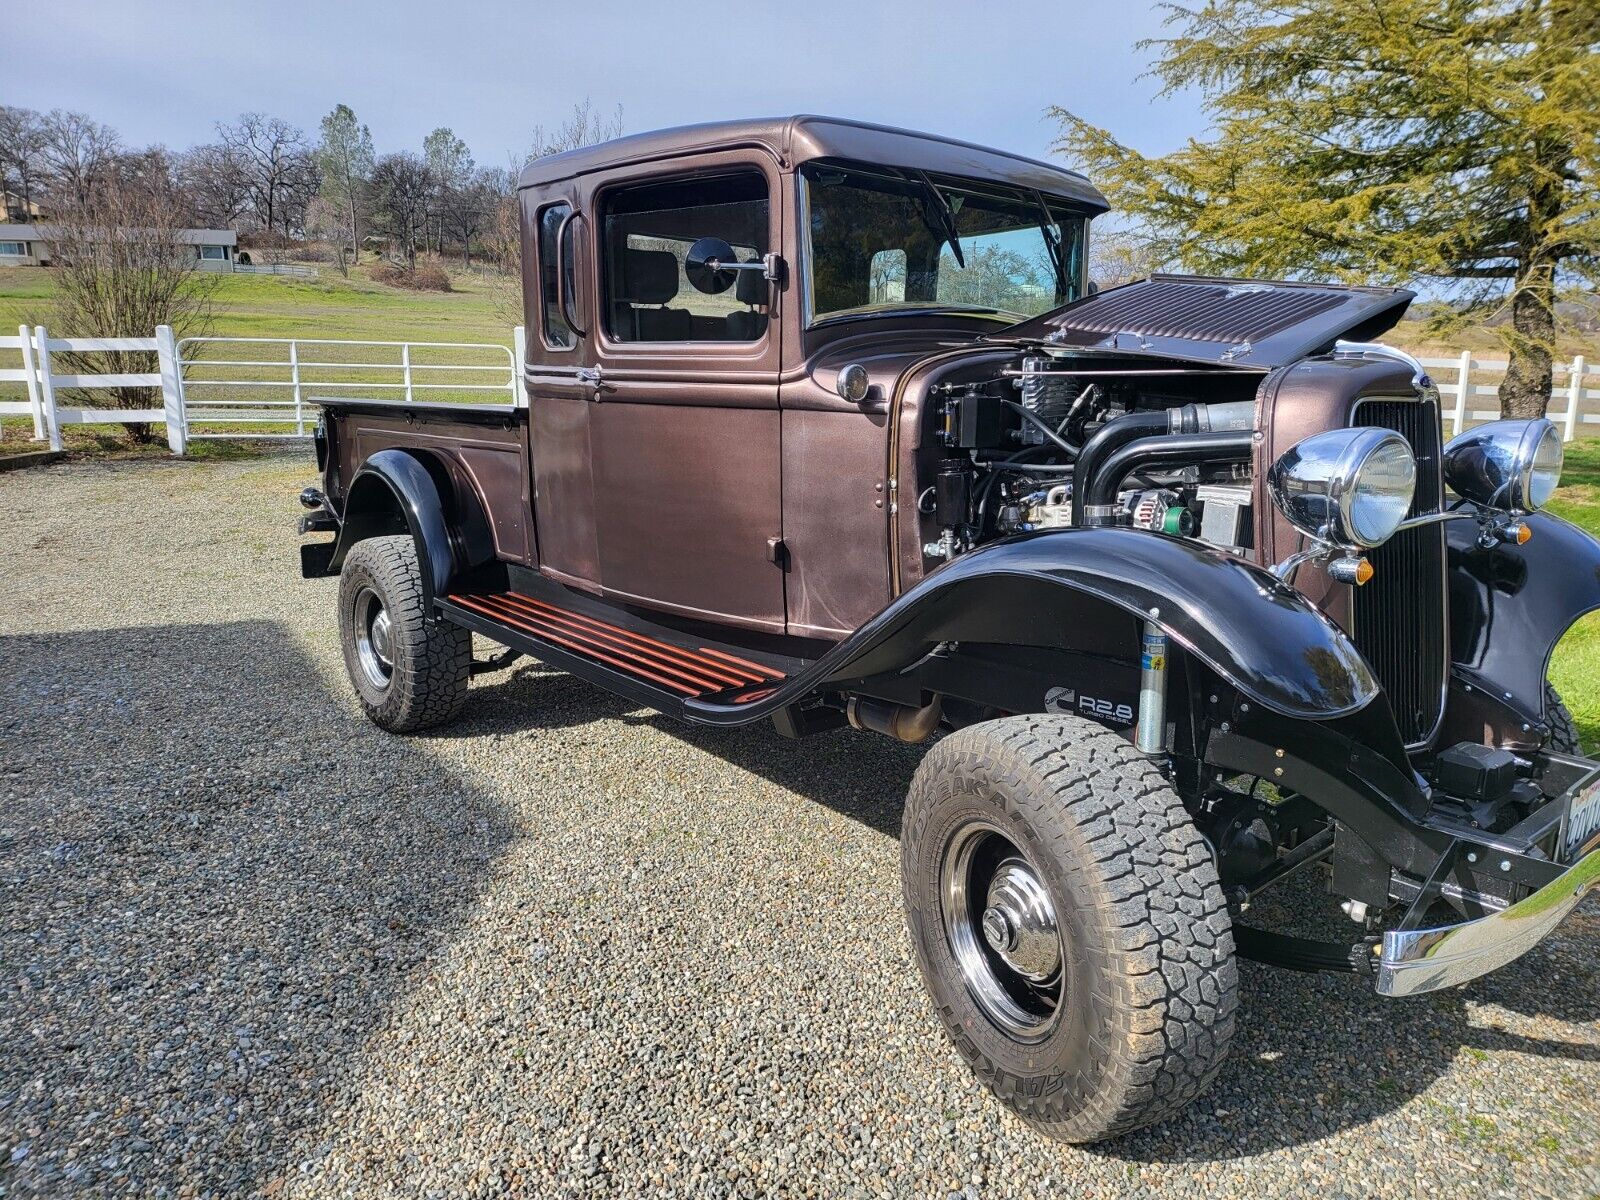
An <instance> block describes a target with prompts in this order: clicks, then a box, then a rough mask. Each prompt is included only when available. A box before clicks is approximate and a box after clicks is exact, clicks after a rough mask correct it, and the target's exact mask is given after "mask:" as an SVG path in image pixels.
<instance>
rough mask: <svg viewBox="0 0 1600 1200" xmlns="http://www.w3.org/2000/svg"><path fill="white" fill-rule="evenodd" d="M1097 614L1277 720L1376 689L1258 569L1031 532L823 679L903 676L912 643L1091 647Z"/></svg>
mask: <svg viewBox="0 0 1600 1200" xmlns="http://www.w3.org/2000/svg"><path fill="white" fill-rule="evenodd" d="M1108 606H1109V607H1110V609H1114V610H1120V611H1121V612H1122V613H1125V614H1127V615H1128V616H1130V617H1133V618H1136V619H1138V620H1146V619H1148V620H1152V621H1154V622H1155V623H1156V624H1157V625H1159V626H1160V627H1161V628H1162V629H1164V630H1165V631H1166V633H1167V635H1168V637H1170V638H1171V639H1172V640H1173V641H1174V642H1176V643H1177V644H1178V645H1180V646H1182V647H1183V648H1184V649H1185V650H1187V651H1188V652H1189V653H1190V654H1192V655H1193V656H1194V657H1196V658H1197V659H1199V660H1200V661H1201V662H1203V663H1204V664H1205V665H1206V666H1208V667H1209V668H1210V669H1211V670H1213V671H1214V672H1216V673H1217V674H1218V675H1220V676H1221V677H1222V678H1223V679H1225V680H1226V681H1227V682H1228V683H1230V684H1232V685H1233V687H1235V688H1236V689H1238V691H1239V692H1240V693H1241V695H1243V696H1244V698H1246V699H1247V700H1250V701H1252V702H1254V703H1256V704H1259V705H1260V706H1261V707H1263V708H1265V709H1267V710H1269V711H1271V712H1275V713H1278V714H1280V715H1282V716H1286V717H1294V718H1299V719H1313V720H1328V719H1332V718H1336V717H1341V716H1345V715H1348V714H1350V713H1354V712H1357V711H1358V710H1360V709H1363V708H1365V707H1366V706H1367V704H1369V703H1370V702H1371V701H1372V700H1373V699H1374V698H1375V697H1376V696H1377V695H1378V694H1379V691H1380V688H1379V685H1378V682H1377V680H1376V679H1375V678H1374V676H1373V674H1372V670H1371V668H1370V667H1368V666H1367V663H1366V660H1365V659H1363V658H1362V657H1361V654H1360V652H1359V651H1358V650H1357V649H1356V648H1355V646H1354V644H1353V643H1352V642H1351V641H1350V639H1349V638H1348V637H1347V636H1346V635H1345V633H1344V632H1343V631H1342V630H1341V629H1339V628H1338V626H1336V625H1334V624H1333V622H1332V621H1330V620H1329V619H1328V618H1327V617H1325V616H1324V615H1323V614H1322V613H1321V612H1319V611H1318V610H1317V609H1316V608H1314V607H1313V606H1312V605H1311V603H1310V602H1309V601H1308V600H1306V599H1305V597H1303V596H1301V595H1300V594H1299V593H1298V592H1296V591H1294V590H1293V589H1292V588H1289V587H1287V586H1285V585H1283V584H1282V583H1280V582H1279V581H1278V580H1277V579H1275V578H1274V577H1273V576H1272V575H1270V574H1269V573H1267V572H1266V571H1264V570H1262V569H1260V568H1259V567H1255V566H1252V565H1250V564H1249V563H1246V562H1243V561H1241V560H1240V559H1237V558H1234V557H1232V556H1230V555H1227V554H1223V553H1222V552H1220V551H1217V550H1212V549H1210V548H1208V547H1205V546H1202V545H1200V544H1198V543H1196V542H1191V541H1181V540H1179V539H1177V538H1171V537H1165V536H1163V535H1161V534H1156V533H1147V532H1143V531H1140V530H1133V529H1119V528H1105V529H1095V528H1074V529H1060V530H1047V531H1041V532H1038V533H1033V534H1026V535H1023V536H1021V537H1017V538H1012V539H1008V540H1006V541H1002V542H995V543H991V544H990V545H988V546H985V547H983V548H981V549H978V550H974V551H972V552H971V553H969V554H964V555H962V556H961V557H959V558H957V559H955V560H954V561H952V562H950V563H948V564H946V565H945V566H943V567H941V568H939V569H938V570H937V571H934V572H933V573H932V574H930V575H929V576H928V577H927V578H926V579H924V580H923V581H922V583H921V584H919V585H918V586H917V587H915V588H913V589H912V590H911V591H909V592H907V593H905V594H904V595H902V596H901V597H899V599H897V600H896V601H895V602H894V603H892V604H891V605H890V606H889V607H888V608H886V609H885V610H884V611H883V612H881V613H880V614H878V616H876V617H874V618H873V619H872V620H871V621H869V622H868V623H867V625H865V626H863V627H862V629H861V630H859V631H858V632H857V633H856V634H855V635H854V636H853V637H851V638H850V639H848V640H847V641H846V642H845V643H843V644H842V645H841V646H839V647H837V648H836V649H835V651H834V652H832V653H830V654H829V655H828V656H827V657H828V658H829V659H831V658H833V657H834V656H835V655H836V654H837V655H840V656H841V658H842V660H843V661H841V663H840V664H839V666H838V669H837V670H835V671H833V672H831V674H832V676H833V678H834V679H842V678H845V677H847V676H849V675H851V674H853V675H856V676H858V677H859V676H862V675H866V674H869V673H872V672H874V671H888V670H894V669H896V668H897V667H902V666H904V664H905V662H906V661H907V660H906V658H905V655H906V654H907V652H908V651H909V650H910V649H912V648H913V647H915V646H917V645H928V644H931V643H938V642H961V641H973V642H1005V643H1011V644H1022V645H1036V646H1059V645H1063V644H1064V639H1066V638H1069V637H1075V638H1076V639H1078V640H1079V641H1080V642H1082V641H1084V640H1088V641H1090V642H1091V643H1092V641H1093V639H1094V636H1095V633H1096V630H1095V624H1096V623H1097V622H1098V623H1100V624H1104V622H1105V617H1106V613H1107V607H1108ZM1123 628H1126V627H1123ZM852 651H853V652H852ZM824 661H826V659H825V660H824Z"/></svg>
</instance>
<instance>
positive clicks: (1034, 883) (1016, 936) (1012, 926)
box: [983, 858, 1061, 983]
mask: <svg viewBox="0 0 1600 1200" xmlns="http://www.w3.org/2000/svg"><path fill="white" fill-rule="evenodd" d="M983 936H984V939H985V940H986V941H987V942H988V943H989V948H990V949H991V950H993V951H994V952H995V953H996V954H998V955H999V956H1000V958H1001V959H1002V961H1004V962H1005V964H1006V965H1007V966H1008V967H1010V968H1011V969H1012V970H1013V971H1015V972H1016V973H1017V974H1019V975H1021V976H1022V977H1023V978H1024V979H1027V980H1029V981H1030V982H1033V983H1044V982H1046V981H1048V980H1050V979H1053V978H1055V974H1056V972H1057V971H1059V970H1060V969H1061V939H1060V937H1059V936H1057V933H1056V910H1055V908H1054V907H1053V906H1052V905H1051V903H1050V893H1048V892H1047V891H1045V890H1044V885H1043V884H1042V883H1040V882H1039V877H1038V876H1037V875H1035V874H1034V873H1033V868H1032V867H1030V866H1028V864H1027V863H1026V862H1024V861H1023V860H1022V859H1020V858H1008V859H1006V861H1005V862H1003V863H1001V864H1000V866H999V868H998V869H997V870H996V871H995V873H994V879H993V880H992V881H991V882H990V884H989V906H988V907H987V908H985V909H984V910H983Z"/></svg>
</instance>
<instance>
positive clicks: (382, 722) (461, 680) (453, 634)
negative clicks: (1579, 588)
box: [339, 536, 472, 733]
mask: <svg viewBox="0 0 1600 1200" xmlns="http://www.w3.org/2000/svg"><path fill="white" fill-rule="evenodd" d="M339 636H340V641H341V642H343V644H344V665H345V669H346V670H347V671H348V672H349V674H350V682H351V683H353V684H354V685H355V689H356V694H357V695H358V696H359V697H360V698H361V707H362V708H363V709H364V710H365V711H366V714H367V716H368V717H369V718H371V720H372V722H373V724H375V725H377V726H378V727H379V728H382V729H387V730H388V731H389V732H390V733H412V732H415V731H416V730H419V729H427V728H430V727H432V726H435V725H442V724H444V723H445V722H446V721H448V720H450V719H451V718H452V717H454V716H455V715H456V713H457V712H459V711H460V710H461V705H462V702H463V701H465V700H466V698H467V684H468V683H469V682H470V679H471V676H472V634H471V633H469V632H468V631H467V630H465V629H462V628H461V627H460V626H459V625H451V624H449V623H448V622H445V621H437V620H434V619H433V618H432V617H431V616H430V615H429V613H428V612H427V610H426V608H425V607H424V604H423V592H422V572H421V570H420V569H419V567H418V564H417V547H416V543H415V542H414V541H412V539H411V538H410V537H406V536H397V537H379V538H369V539H367V540H366V541H363V542H357V543H356V545H355V548H354V549H352V550H351V551H350V555H349V557H347V558H346V559H345V561H344V569H343V570H342V571H341V572H340V574H339Z"/></svg>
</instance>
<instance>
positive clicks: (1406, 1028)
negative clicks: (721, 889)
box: [452, 664, 1600, 1163]
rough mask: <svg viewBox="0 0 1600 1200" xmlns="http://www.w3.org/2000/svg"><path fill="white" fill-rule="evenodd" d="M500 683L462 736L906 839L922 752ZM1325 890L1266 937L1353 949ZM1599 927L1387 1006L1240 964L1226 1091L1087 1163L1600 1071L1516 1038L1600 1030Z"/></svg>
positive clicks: (1292, 1142) (533, 683) (844, 734)
mask: <svg viewBox="0 0 1600 1200" xmlns="http://www.w3.org/2000/svg"><path fill="white" fill-rule="evenodd" d="M491 678H492V679H499V680H502V682H499V683H489V682H488V681H485V680H480V681H479V682H478V683H476V684H475V685H474V687H473V693H474V700H473V703H472V705H471V706H470V707H469V708H468V710H467V712H466V713H465V714H464V715H465V717H466V719H467V720H466V726H465V727H460V728H456V729H453V730H452V733H454V734H457V735H461V734H465V735H467V736H471V734H472V733H473V732H474V731H475V730H476V731H481V732H491V733H500V734H505V733H511V732H514V731H517V730H524V729H530V728H558V727H564V726H568V725H580V724H585V723H588V722H590V721H601V720H618V721H623V722H626V723H630V724H638V725H646V726H649V727H651V728H653V729H655V730H658V731H659V732H661V733H664V734H667V735H669V736H671V737H674V738H676V739H678V740H680V741H682V742H685V743H688V744H689V745H692V746H694V747H696V748H697V749H700V750H703V751H704V752H705V753H707V754H710V755H714V756H715V757H717V758H719V759H722V760H723V761H725V762H727V763H729V764H730V765H731V766H733V767H736V768H739V769H742V770H745V771H749V772H751V773H752V774H755V775H758V776H760V777H761V778H763V779H766V780H768V781H770V782H772V783H774V784H776V785H778V786H779V787H783V788H786V789H788V790H790V791H792V792H794V793H796V794H797V795H800V796H802V797H804V798H806V799H808V800H811V801H814V802H816V803H818V804H823V805H825V806H827V807H828V808H830V809H833V810H834V811H835V812H838V813H840V814H842V815H844V816H848V817H850V818H852V819H854V820H857V821H860V822H862V823H864V824H866V825H867V826H869V827H870V828H872V829H874V830H877V831H878V832H880V833H882V834H884V835H885V836H887V837H892V838H898V837H899V834H900V815H901V805H902V803H903V801H904V798H905V792H906V788H907V786H908V784H909V783H910V779H911V775H912V772H913V771H915V769H916V765H917V763H918V762H919V761H920V760H921V758H922V754H923V749H922V748H920V747H915V746H899V745H895V744H893V743H891V742H889V741H887V740H886V739H882V738H878V737H873V736H868V735H865V734H858V733H855V732H854V731H851V730H842V731H839V732H835V733H827V734H821V735H818V736H816V737H813V738H809V739H807V740H805V741H803V742H799V743H796V742H792V741H788V740H787V739H784V738H782V737H779V736H778V735H777V734H776V733H775V732H774V731H773V730H772V728H771V726H770V725H769V724H767V723H765V722H762V723H760V724H758V725H755V726H752V727H748V728H743V729H726V730H724V729H708V728H704V727H699V726H692V725H686V724H684V723H682V722H679V721H674V720H671V719H670V718H667V717H663V716H660V715H657V714H654V713H649V712H643V711H639V710H637V709H636V707H635V706H634V705H632V704H630V703H629V702H627V701H625V700H619V699H617V698H616V697H613V696H610V695H607V694H605V693H603V692H600V691H599V690H598V689H595V688H593V687H591V686H590V685H588V684H585V683H583V682H581V681H579V680H576V679H574V678H572V677H571V676H568V675H565V674H564V673H562V672H560V671H557V670H554V669H550V668H546V667H543V666H540V665H538V664H533V665H532V666H523V667H521V668H520V669H519V670H518V671H517V672H515V673H513V674H512V675H510V676H507V677H500V676H494V677H491ZM480 689H481V694H480ZM1323 886H1324V885H1323V883H1322V880H1321V878H1320V876H1317V875H1315V874H1314V873H1313V874H1307V875H1305V876H1302V877H1299V878H1296V879H1294V880H1291V881H1290V882H1289V884H1287V885H1286V886H1285V888H1284V889H1283V891H1282V892H1281V893H1280V894H1279V895H1277V896H1276V897H1268V898H1266V899H1265V900H1264V901H1262V902H1260V903H1261V904H1262V905H1263V908H1262V909H1261V910H1260V911H1258V912H1257V913H1253V914H1252V920H1253V923H1256V924H1264V925H1266V926H1268V927H1278V928H1284V929H1286V930H1287V931H1290V932H1294V933H1298V934H1300V935H1302V936H1307V937H1325V938H1329V939H1339V938H1345V937H1347V936H1348V935H1349V930H1350V929H1351V928H1352V927H1351V926H1350V925H1349V923H1348V922H1347V921H1346V920H1345V919H1344V917H1343V916H1342V915H1341V914H1340V913H1339V912H1338V910H1337V909H1336V908H1335V907H1334V904H1333V901H1332V899H1331V898H1330V897H1329V896H1328V895H1327V894H1326V892H1325V891H1323V890H1321V889H1322V888H1323ZM1267 903H1271V904H1274V905H1277V906H1281V910H1280V912H1279V913H1278V914H1276V915H1275V916H1274V917H1273V919H1271V920H1263V919H1262V915H1263V913H1264V911H1265V909H1264V905H1265V904H1267ZM1594 914H1600V907H1597V906H1596V905H1594V904H1593V903H1591V904H1590V905H1589V906H1587V908H1586V909H1583V910H1580V911H1579V912H1578V913H1576V914H1574V916H1573V917H1571V918H1570V919H1569V920H1568V922H1567V925H1566V926H1564V927H1563V929H1562V930H1560V931H1559V932H1558V933H1557V935H1556V936H1555V937H1553V938H1552V939H1550V940H1549V941H1548V942H1546V943H1545V944H1543V945H1541V946H1538V947H1536V948H1535V949H1534V950H1532V951H1531V952H1530V953H1529V954H1527V955H1526V956H1525V957H1523V958H1522V959H1520V960H1519V961H1517V962H1515V963H1513V964H1511V965H1510V966H1509V967H1507V968H1505V969H1504V970H1502V971H1500V972H1499V973H1498V974H1496V975H1492V976H1490V977H1488V978H1486V979H1482V980H1479V981H1478V982H1476V983H1475V984H1472V985H1469V986H1468V987H1467V988H1464V989H1460V990H1457V991H1453V992H1446V993H1442V994H1438V995H1434V996H1424V997H1419V998H1413V999H1409V1000H1386V999H1384V998H1382V997H1380V996H1378V995H1376V994H1375V993H1374V992H1373V991H1372V989H1371V985H1370V983H1368V982H1366V981H1361V980H1357V979H1354V978H1351V977H1343V976H1338V977H1336V976H1323V975H1305V974H1298V973H1295V972H1290V971H1280V970H1274V969H1272V968H1268V967H1263V966H1259V965H1257V964H1255V963H1247V962H1241V963H1240V967H1239V969H1240V985H1241V986H1240V1016H1239V1023H1238V1032H1237V1034H1236V1035H1235V1038H1234V1043H1233V1051H1232V1054H1231V1055H1230V1057H1229V1059H1228V1062H1227V1063H1226V1065H1225V1066H1224V1067H1223V1070H1222V1073H1221V1075H1220V1076H1219V1077H1218V1079H1217V1081H1216V1083H1215V1085H1214V1086H1213V1087H1212V1089H1211V1090H1210V1091H1209V1092H1208V1093H1207V1094H1206V1095H1205V1096H1204V1097H1202V1098H1201V1099H1200V1100H1199V1101H1198V1102H1197V1103H1196V1104H1194V1105H1193V1106H1191V1107H1190V1108H1189V1109H1188V1110H1187V1111H1185V1112H1184V1113H1182V1114H1180V1115H1179V1116H1178V1117H1177V1118H1175V1119H1174V1120H1172V1121H1169V1122H1167V1123H1166V1124H1165V1125H1163V1126H1160V1127H1157V1128H1154V1129H1150V1130H1145V1131H1143V1132H1140V1133H1136V1134H1133V1135H1130V1136H1128V1137H1126V1138H1123V1139H1120V1140H1119V1141H1115V1142H1110V1143H1106V1144H1104V1145H1101V1146H1097V1147H1090V1148H1088V1149H1089V1152H1090V1153H1093V1154H1096V1155H1100V1156H1104V1157H1110V1158H1116V1159H1121V1160H1126V1161H1129V1162H1135V1163H1139V1162H1143V1163H1183V1162H1197V1163H1198V1162H1208V1161H1218V1160H1225V1159H1231V1158H1245V1157H1250V1156H1252V1155H1258V1154H1261V1153H1264V1152H1266V1151H1270V1150H1273V1149H1281V1148H1286V1147H1296V1146H1303V1145H1306V1144H1308V1143H1311V1142H1315V1141H1317V1140H1319V1139H1322V1138H1327V1137H1329V1136H1331V1135H1335V1134H1338V1133H1340V1132H1341V1131H1344V1130H1349V1129H1353V1128H1356V1127H1359V1126H1361V1125H1364V1124H1366V1123H1368V1122H1371V1121H1374V1120H1377V1119H1379V1118H1382V1117H1384V1116H1385V1115H1386V1114H1389V1113H1393V1112H1395V1111H1396V1110H1398V1109H1400V1108H1402V1107H1404V1106H1405V1105H1406V1104H1408V1103H1410V1102H1412V1101H1413V1100H1415V1099H1416V1098H1417V1097H1418V1096H1420V1095H1421V1094H1422V1093H1423V1092H1424V1091H1426V1090H1427V1089H1428V1088H1429V1087H1430V1086H1432V1085H1433V1084H1434V1083H1435V1082H1437V1081H1438V1080H1439V1079H1440V1078H1441V1077H1442V1076H1444V1075H1446V1074H1448V1073H1449V1072H1451V1071H1452V1070H1455V1069H1460V1068H1463V1067H1471V1066H1474V1065H1476V1064H1477V1063H1479V1062H1481V1061H1483V1060H1484V1059H1486V1058H1487V1057H1488V1056H1489V1055H1501V1054H1506V1053H1516V1054H1522V1055H1529V1056H1536V1057H1539V1058H1543V1059H1548V1060H1550V1066H1549V1068H1548V1069H1549V1070H1552V1071H1556V1072H1559V1071H1560V1070H1561V1066H1560V1064H1561V1063H1562V1062H1563V1061H1565V1062H1574V1063H1576V1062H1584V1063H1592V1062H1600V1042H1597V1041H1590V1042H1575V1041H1572V1040H1569V1038H1570V1033H1566V1032H1563V1031H1560V1030H1551V1031H1550V1032H1549V1035H1548V1036H1533V1035H1530V1034H1528V1033H1525V1032H1517V1031H1514V1030H1512V1029H1509V1028H1506V1027H1505V1026H1506V1025H1507V1024H1525V1023H1526V1021H1525V1020H1523V1019H1530V1020H1531V1021H1533V1022H1536V1023H1543V1024H1547V1023H1548V1022H1550V1021H1558V1022H1563V1023H1574V1024H1583V1023H1592V1022H1595V1021H1600V971H1597V969H1596V967H1595V965H1594V964H1595V963H1596V962H1597V961H1600V915H1594ZM1280 921H1281V922H1282V924H1281V925H1280V924H1279V922H1280ZM1496 1008H1499V1009H1505V1010H1507V1014H1509V1015H1505V1016H1503V1015H1501V1014H1497V1013H1495V1012H1494V1011H1493V1010H1494V1009H1496ZM928 1019H929V1021H932V1019H933V1018H932V1015H931V1014H929V1017H928Z"/></svg>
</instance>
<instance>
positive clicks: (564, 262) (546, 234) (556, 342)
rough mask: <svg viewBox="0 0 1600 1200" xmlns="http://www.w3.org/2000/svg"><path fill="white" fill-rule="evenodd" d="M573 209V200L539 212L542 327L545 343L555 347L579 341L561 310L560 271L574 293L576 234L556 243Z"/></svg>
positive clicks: (563, 347) (560, 348) (566, 346)
mask: <svg viewBox="0 0 1600 1200" xmlns="http://www.w3.org/2000/svg"><path fill="white" fill-rule="evenodd" d="M571 213H572V206H571V205H569V204H552V205H550V206H549V207H548V208H546V209H544V210H542V211H541V212H540V213H539V306H540V310H541V313H542V315H541V318H540V323H541V328H542V332H543V334H544V342H545V345H547V346H549V347H551V348H552V349H555V350H570V349H572V347H573V346H575V345H576V344H577V339H576V338H575V337H573V335H572V326H570V325H568V324H567V317H566V314H565V313H563V312H562V311H561V291H560V288H559V287H558V282H557V275H556V272H557V271H560V272H561V273H562V274H563V275H564V276H565V277H566V279H565V283H566V289H567V295H569V296H570V295H572V284H573V275H572V238H571V237H570V236H569V237H566V238H563V239H561V240H562V241H564V242H565V243H566V244H565V245H561V246H558V245H556V241H557V237H558V235H559V234H560V233H561V225H562V222H564V221H565V220H566V219H567V217H568V216H569V215H570V214H571Z"/></svg>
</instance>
